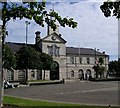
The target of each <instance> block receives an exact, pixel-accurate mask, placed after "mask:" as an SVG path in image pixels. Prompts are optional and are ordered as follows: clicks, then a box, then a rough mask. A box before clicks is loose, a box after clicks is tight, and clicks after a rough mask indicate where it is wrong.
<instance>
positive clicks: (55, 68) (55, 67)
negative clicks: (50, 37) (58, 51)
mask: <svg viewBox="0 0 120 108" xmlns="http://www.w3.org/2000/svg"><path fill="white" fill-rule="evenodd" d="M50 80H59V64H58V62H56V61H54V62H53V64H52V65H51V69H50Z"/></svg>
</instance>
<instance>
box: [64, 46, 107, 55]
mask: <svg viewBox="0 0 120 108" xmlns="http://www.w3.org/2000/svg"><path fill="white" fill-rule="evenodd" d="M66 54H67V55H68V54H69V55H79V54H80V55H95V54H96V55H99V56H103V55H104V56H108V55H107V54H105V53H101V52H99V51H96V52H95V50H94V49H92V48H75V47H66Z"/></svg>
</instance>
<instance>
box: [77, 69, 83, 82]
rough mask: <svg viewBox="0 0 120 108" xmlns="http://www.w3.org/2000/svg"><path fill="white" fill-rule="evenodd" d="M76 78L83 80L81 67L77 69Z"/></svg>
mask: <svg viewBox="0 0 120 108" xmlns="http://www.w3.org/2000/svg"><path fill="white" fill-rule="evenodd" d="M78 78H79V79H80V80H84V72H83V70H82V69H79V71H78Z"/></svg>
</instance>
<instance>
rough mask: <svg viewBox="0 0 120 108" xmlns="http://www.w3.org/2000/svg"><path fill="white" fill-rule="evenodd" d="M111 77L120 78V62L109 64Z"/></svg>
mask: <svg viewBox="0 0 120 108" xmlns="http://www.w3.org/2000/svg"><path fill="white" fill-rule="evenodd" d="M108 66H109V75H111V76H115V77H120V68H119V66H120V62H119V61H116V60H114V61H111V62H110V63H109V65H108Z"/></svg>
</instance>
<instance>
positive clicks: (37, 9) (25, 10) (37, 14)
mask: <svg viewBox="0 0 120 108" xmlns="http://www.w3.org/2000/svg"><path fill="white" fill-rule="evenodd" d="M45 7H46V3H45V2H44V1H43V2H22V3H16V2H8V3H7V2H3V3H2V20H3V22H4V24H3V25H5V24H6V22H8V21H9V20H11V19H13V20H14V21H15V20H16V19H17V18H19V19H20V20H21V19H23V18H27V19H29V20H34V21H35V22H36V23H37V24H39V25H40V26H42V27H44V22H45V23H47V24H48V25H50V26H51V27H52V28H53V29H54V30H55V29H56V24H55V22H56V21H58V22H59V23H60V25H61V26H63V27H65V25H68V26H69V27H72V28H75V27H77V22H75V21H74V20H73V18H69V19H68V18H66V17H65V18H62V17H61V16H60V15H59V14H58V13H57V12H55V11H51V12H48V11H46V8H45ZM51 17H54V19H51Z"/></svg>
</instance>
